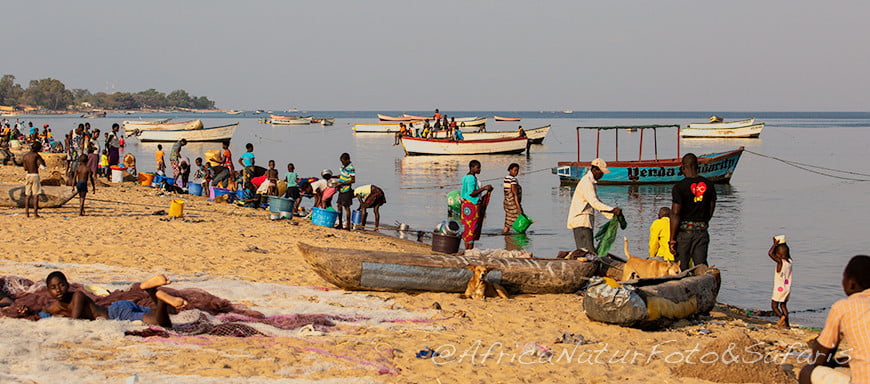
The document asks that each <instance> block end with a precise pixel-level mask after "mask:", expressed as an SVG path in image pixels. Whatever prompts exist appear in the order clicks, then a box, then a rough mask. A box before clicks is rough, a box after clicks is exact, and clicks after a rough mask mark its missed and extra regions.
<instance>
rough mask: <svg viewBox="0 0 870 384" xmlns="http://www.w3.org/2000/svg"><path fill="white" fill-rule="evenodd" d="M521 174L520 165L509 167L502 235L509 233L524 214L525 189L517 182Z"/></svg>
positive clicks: (505, 179) (513, 164)
mask: <svg viewBox="0 0 870 384" xmlns="http://www.w3.org/2000/svg"><path fill="white" fill-rule="evenodd" d="M519 173H520V165H519V164H517V163H511V165H508V175H507V176H505V177H504V182H503V183H502V188H504V229H502V231H501V233H508V232H510V230H511V226H513V225H514V221H516V220H517V217H519V215H522V214H523V205H522V204H520V203H521V202H522V201H523V187H522V186H520V183H519V182H517V175H518V174H519Z"/></svg>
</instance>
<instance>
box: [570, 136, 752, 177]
mask: <svg viewBox="0 0 870 384" xmlns="http://www.w3.org/2000/svg"><path fill="white" fill-rule="evenodd" d="M660 128H676V129H677V132H678V133H677V135H678V136H679V129H680V126H679V125H677V124H674V125H643V126H615V127H577V161H560V162H559V163H558V165H557V167H556V168H555V169H554V170H553V173H555V174H556V175H557V176H559V181H560V182H561V183H562V184H576V183H577V182H578V181H580V179H581V178H582V177H583V175H584V174H586V172H587V171H588V170H589V168H590V167H591V160H590V161H580V130H581V129H594V130H597V131H598V138H599V139H600V137H601V131H602V130H614V131H615V132H616V135H617V140H616V143H617V144H616V148H617V153H618V152H619V139H618V135H619V131H620V130H630V131H640V143H641V145H640V150H639V152H640V153H642V152H643V133H644V131H646V130H653V132H655V130H656V129H660ZM656 147H657V145H656ZM743 149H744V148H743V147H740V148H737V149H735V150H731V151H725V152H717V153H708V154H703V155H698V167H699V168H698V171H699V173H700V175H701V176H704V177H706V178H707V179H709V180H710V181H712V182H714V183H728V182H730V181H731V176H732V175H733V174H734V170H735V169H736V168H737V162H738V161H739V160H740V155H742V154H743ZM595 152H596V156H597V153H598V142H596V151H595ZM638 158H640V156H638ZM605 161H607V168H609V169H610V173H608V174H605V175H604V177H602V178H601V179H600V180H598V184H601V185H640V184H673V183H676V182H677V181H680V180H682V179H683V172H682V170H681V169H680V164H681V161H682V159H681V156H680V147H679V144H678V145H677V157H675V158H668V159H659V158H658V153H656V159H650V160H629V161H620V160H618V159H616V160H608V159H605Z"/></svg>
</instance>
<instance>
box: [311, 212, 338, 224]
mask: <svg viewBox="0 0 870 384" xmlns="http://www.w3.org/2000/svg"><path fill="white" fill-rule="evenodd" d="M335 220H338V212H337V211H330V210H326V209H322V208H317V207H314V208H312V213H311V224H314V225H319V226H321V227H327V228H333V227H335Z"/></svg>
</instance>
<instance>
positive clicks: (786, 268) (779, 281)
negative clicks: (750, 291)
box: [767, 236, 792, 328]
mask: <svg viewBox="0 0 870 384" xmlns="http://www.w3.org/2000/svg"><path fill="white" fill-rule="evenodd" d="M777 237H779V238H777ZM777 237H774V238H773V245H771V246H770V250H769V251H767V255H768V256H770V258H771V259H772V260H773V261H775V262H776V270H775V271H774V273H773V296H772V297H771V301H770V306H771V308H772V309H773V313H774V314H776V315H777V316H779V321H778V322H777V323H776V326H777V327H780V328H789V327H790V326H789V323H788V308H787V307H786V303H788V297H789V294H790V293H791V285H792V279H791V263H792V260H791V253H790V252H789V249H788V245H786V244H785V236H777Z"/></svg>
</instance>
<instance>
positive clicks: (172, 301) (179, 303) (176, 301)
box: [154, 291, 187, 311]
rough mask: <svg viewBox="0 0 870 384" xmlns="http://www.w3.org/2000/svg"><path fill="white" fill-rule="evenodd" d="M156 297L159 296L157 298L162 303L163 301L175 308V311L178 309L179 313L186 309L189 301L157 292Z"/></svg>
mask: <svg viewBox="0 0 870 384" xmlns="http://www.w3.org/2000/svg"><path fill="white" fill-rule="evenodd" d="M154 295H155V296H157V298H158V299H160V300H161V301H163V302H164V303H166V304H169V305H171V306H173V307H175V309H177V310H179V311H180V310H182V309H184V307H186V306H187V300H184V299H182V298H180V297H175V296H172V295H170V294H168V293H166V292H163V291H157V292H156V293H154Z"/></svg>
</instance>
